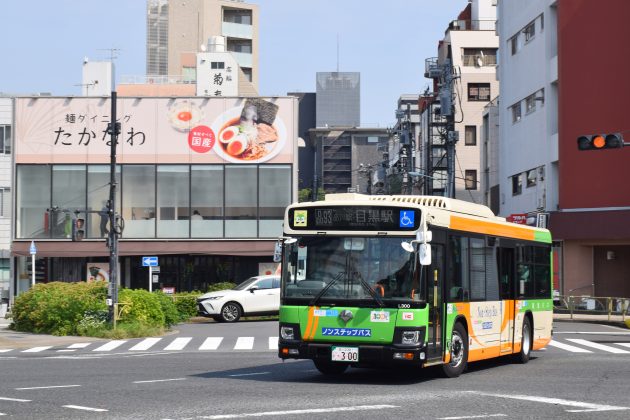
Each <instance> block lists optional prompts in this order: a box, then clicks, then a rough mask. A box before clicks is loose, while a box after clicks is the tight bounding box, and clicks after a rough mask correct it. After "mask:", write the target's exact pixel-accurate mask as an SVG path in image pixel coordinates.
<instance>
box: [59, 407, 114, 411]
mask: <svg viewBox="0 0 630 420" xmlns="http://www.w3.org/2000/svg"><path fill="white" fill-rule="evenodd" d="M62 407H65V408H72V409H74V410H84V411H99V412H102V411H108V410H105V409H104V408H94V407H84V406H82V405H63V406H62Z"/></svg>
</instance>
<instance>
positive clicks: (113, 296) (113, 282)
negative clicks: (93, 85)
mask: <svg viewBox="0 0 630 420" xmlns="http://www.w3.org/2000/svg"><path fill="white" fill-rule="evenodd" d="M109 128H110V136H111V145H110V166H109V201H108V203H107V208H108V210H109V237H108V241H107V244H108V246H109V290H108V291H109V296H108V298H109V299H110V301H109V303H110V305H109V320H110V321H111V322H113V321H114V311H115V308H116V305H117V304H118V234H119V229H118V226H117V220H116V219H117V218H116V145H117V143H118V134H119V133H118V131H119V126H118V125H117V124H116V91H115V90H114V91H112V109H111V123H110V127H109Z"/></svg>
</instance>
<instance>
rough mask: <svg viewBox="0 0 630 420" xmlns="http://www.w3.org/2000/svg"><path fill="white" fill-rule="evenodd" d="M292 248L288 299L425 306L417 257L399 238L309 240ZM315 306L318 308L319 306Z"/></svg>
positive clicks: (286, 281) (288, 254)
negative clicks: (403, 246) (404, 246)
mask: <svg viewBox="0 0 630 420" xmlns="http://www.w3.org/2000/svg"><path fill="white" fill-rule="evenodd" d="M296 239H297V241H296V242H295V243H292V244H289V245H287V248H286V250H285V253H284V258H285V264H283V266H284V273H283V276H282V297H283V298H285V299H300V300H304V302H305V303H309V304H311V305H315V304H331V303H332V304H335V303H341V301H346V302H347V301H349V300H350V301H356V302H353V303H352V304H354V305H357V306H361V305H362V303H361V302H365V303H364V304H365V305H368V306H374V305H380V304H381V303H382V302H385V303H387V301H388V300H389V301H392V300H396V301H405V302H410V301H414V300H415V301H419V300H420V291H419V288H420V281H419V278H418V275H417V267H416V264H414V260H413V256H414V255H415V254H414V253H409V252H406V251H405V250H404V249H403V248H402V247H401V245H400V244H401V242H402V241H403V240H404V238H401V237H398V238H394V237H380V236H379V237H357V236H352V237H338V236H336V237H329V236H303V237H298V238H296ZM314 301H315V302H314Z"/></svg>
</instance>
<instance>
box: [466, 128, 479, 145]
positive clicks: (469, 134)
mask: <svg viewBox="0 0 630 420" xmlns="http://www.w3.org/2000/svg"><path fill="white" fill-rule="evenodd" d="M465 130H466V139H465V140H464V144H465V145H466V146H476V145H477V126H476V125H467V126H466V128H465Z"/></svg>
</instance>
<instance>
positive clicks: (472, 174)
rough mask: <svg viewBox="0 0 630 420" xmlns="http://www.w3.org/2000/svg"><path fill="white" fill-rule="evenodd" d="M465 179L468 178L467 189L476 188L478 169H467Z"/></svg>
mask: <svg viewBox="0 0 630 420" xmlns="http://www.w3.org/2000/svg"><path fill="white" fill-rule="evenodd" d="M465 178H466V179H465V180H466V189H467V190H476V189H477V170H476V169H466V172H465Z"/></svg>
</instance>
